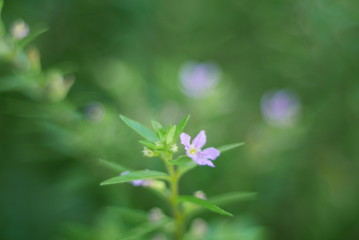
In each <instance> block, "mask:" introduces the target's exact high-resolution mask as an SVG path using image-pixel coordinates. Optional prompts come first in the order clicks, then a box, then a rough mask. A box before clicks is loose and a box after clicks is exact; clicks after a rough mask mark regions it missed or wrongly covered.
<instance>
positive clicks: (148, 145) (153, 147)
mask: <svg viewBox="0 0 359 240" xmlns="http://www.w3.org/2000/svg"><path fill="white" fill-rule="evenodd" d="M139 142H140V143H142V144H143V145H145V146H146V147H149V148H152V149H155V150H157V149H162V148H163V147H162V146H158V145H156V144H153V143H151V142H148V141H139Z"/></svg>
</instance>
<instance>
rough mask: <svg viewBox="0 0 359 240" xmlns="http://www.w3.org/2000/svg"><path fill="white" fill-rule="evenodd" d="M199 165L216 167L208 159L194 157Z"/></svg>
mask: <svg viewBox="0 0 359 240" xmlns="http://www.w3.org/2000/svg"><path fill="white" fill-rule="evenodd" d="M192 159H193V160H194V161H195V162H196V163H197V164H198V165H207V166H210V167H214V164H213V163H212V162H211V161H210V160H208V159H206V158H203V157H193V158H192Z"/></svg>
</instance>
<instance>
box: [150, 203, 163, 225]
mask: <svg viewBox="0 0 359 240" xmlns="http://www.w3.org/2000/svg"><path fill="white" fill-rule="evenodd" d="M163 216H164V214H163V212H162V210H161V209H160V208H157V207H155V208H152V209H150V212H149V215H148V218H149V220H150V221H151V222H159V221H161V220H162V219H163Z"/></svg>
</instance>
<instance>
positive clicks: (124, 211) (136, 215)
mask: <svg viewBox="0 0 359 240" xmlns="http://www.w3.org/2000/svg"><path fill="white" fill-rule="evenodd" d="M108 209H109V210H110V211H112V212H118V214H119V215H121V217H123V218H124V219H126V221H128V220H130V221H132V222H137V224H139V223H142V222H144V221H147V219H148V213H147V212H146V211H143V210H139V209H132V208H125V207H117V206H110V207H108Z"/></svg>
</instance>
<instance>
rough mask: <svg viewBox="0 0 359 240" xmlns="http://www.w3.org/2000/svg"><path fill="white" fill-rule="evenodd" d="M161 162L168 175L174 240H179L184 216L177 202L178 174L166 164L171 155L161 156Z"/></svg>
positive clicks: (172, 167) (182, 229)
mask: <svg viewBox="0 0 359 240" xmlns="http://www.w3.org/2000/svg"><path fill="white" fill-rule="evenodd" d="M162 160H163V162H164V163H165V165H166V168H167V171H168V173H169V175H170V188H171V196H170V197H169V201H170V204H171V206H172V212H173V217H174V219H175V223H176V231H175V239H176V240H181V239H182V235H183V231H184V215H183V213H182V211H181V209H180V206H179V202H178V196H179V192H178V182H179V174H178V171H177V169H175V167H174V166H172V165H171V164H169V163H168V161H170V160H172V154H167V155H166V156H162Z"/></svg>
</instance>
